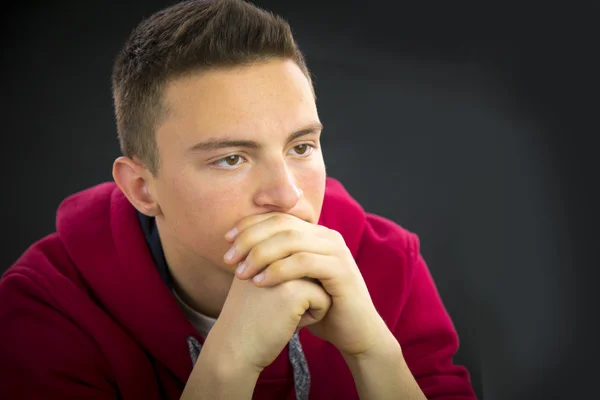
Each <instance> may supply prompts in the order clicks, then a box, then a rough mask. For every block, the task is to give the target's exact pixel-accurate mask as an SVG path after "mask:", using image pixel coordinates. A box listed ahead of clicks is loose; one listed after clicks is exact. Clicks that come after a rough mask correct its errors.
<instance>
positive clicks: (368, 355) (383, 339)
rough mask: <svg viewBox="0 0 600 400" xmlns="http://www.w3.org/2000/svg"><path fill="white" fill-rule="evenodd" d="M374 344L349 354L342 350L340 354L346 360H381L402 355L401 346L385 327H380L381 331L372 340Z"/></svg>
mask: <svg viewBox="0 0 600 400" xmlns="http://www.w3.org/2000/svg"><path fill="white" fill-rule="evenodd" d="M373 343H374V345H373V346H372V347H370V348H369V349H367V350H365V351H363V352H361V353H358V354H349V353H344V352H342V356H343V357H344V359H345V360H346V362H353V363H356V362H365V361H370V360H381V359H386V358H387V359H391V360H394V359H396V360H397V359H398V358H399V357H402V348H401V347H400V343H398V340H397V339H396V337H395V336H394V335H393V334H392V332H390V330H389V329H387V327H385V328H384V329H382V331H381V333H380V334H379V335H377V338H376V339H375V340H374V341H373Z"/></svg>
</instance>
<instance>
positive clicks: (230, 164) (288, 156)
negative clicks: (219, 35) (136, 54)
mask: <svg viewBox="0 0 600 400" xmlns="http://www.w3.org/2000/svg"><path fill="white" fill-rule="evenodd" d="M164 99H165V103H166V105H167V107H168V111H169V113H168V116H167V118H166V119H165V120H164V122H163V123H162V124H161V125H160V126H159V127H158V129H157V131H156V142H157V145H158V150H159V154H160V158H161V159H160V170H159V172H158V173H157V174H156V176H153V175H152V174H151V173H150V172H149V170H148V169H147V168H146V167H145V166H144V165H143V164H142V163H141V162H140V161H139V160H137V159H135V158H134V159H129V158H126V157H120V158H118V159H117V160H116V161H115V163H114V166H113V177H114V179H115V181H116V182H117V184H118V185H119V187H120V188H121V190H122V191H123V193H124V194H125V195H126V196H127V198H128V199H129V201H130V202H131V203H132V204H133V205H134V206H135V207H136V208H137V209H138V210H139V211H141V212H142V213H144V214H146V215H151V216H155V217H156V223H157V226H158V230H159V232H160V237H161V242H162V245H163V249H164V253H165V258H166V260H167V263H168V265H169V268H170V271H171V274H172V276H173V279H174V283H175V289H176V290H177V291H178V293H179V295H180V296H181V297H182V298H183V300H184V301H185V302H186V303H188V304H189V305H190V306H191V307H193V308H194V309H196V310H197V311H199V312H201V313H203V314H206V315H209V316H212V317H218V318H217V322H216V323H215V325H214V327H213V328H212V330H211V332H210V333H209V335H208V337H207V338H206V341H205V343H204V346H203V349H202V352H201V354H200V358H199V360H198V362H197V363H196V366H195V367H194V370H193V371H192V375H191V376H190V379H189V380H188V383H187V385H186V388H185V390H184V393H183V397H182V398H211V399H213V398H228V399H231V398H249V397H250V396H251V394H252V391H253V389H254V386H255V384H256V380H257V379H258V376H259V374H260V372H261V371H262V369H264V368H265V367H266V366H268V365H269V364H270V363H271V362H272V361H273V360H274V359H275V358H276V356H277V355H278V354H279V353H280V352H281V350H282V349H283V347H284V346H285V345H286V344H287V342H288V341H289V340H290V338H291V336H292V335H293V333H294V331H296V330H297V329H299V328H302V327H304V326H307V327H308V329H311V331H312V332H313V333H315V334H316V335H317V336H320V337H321V338H323V339H325V340H327V341H329V342H331V343H332V344H334V345H335V346H336V347H337V348H338V349H339V350H340V352H341V353H342V355H343V356H344V358H345V360H346V362H347V363H348V366H349V368H350V370H351V371H352V373H353V377H354V379H355V382H356V386H357V389H358V391H359V394H360V396H361V398H365V399H367V398H377V399H381V398H422V392H421V391H420V389H419V388H418V386H417V385H416V382H415V381H414V379H413V377H412V375H411V374H410V371H409V370H408V368H407V367H406V364H405V363H404V360H403V357H402V352H401V349H400V346H399V344H398V342H397V341H396V339H395V338H394V336H393V334H392V333H391V332H390V331H389V330H388V328H387V327H386V325H385V323H384V322H383V321H382V319H381V318H380V316H379V314H378V313H377V311H376V310H375V307H374V306H373V303H372V301H371V298H370V295H369V292H368V290H367V287H366V285H365V283H364V280H363V279H362V275H361V274H360V272H359V270H358V267H357V265H356V264H355V262H354V259H353V258H352V255H351V254H350V251H349V249H348V248H347V247H346V245H345V242H344V239H343V238H342V237H341V235H340V234H339V233H337V232H335V231H332V230H330V229H328V228H325V227H322V226H318V225H316V223H317V221H318V219H319V215H320V212H321V206H322V203H323V197H324V192H325V178H326V173H325V165H324V162H323V155H322V153H321V149H320V143H319V137H320V134H321V124H320V121H319V117H318V113H317V108H316V104H315V100H314V96H313V94H312V89H311V86H310V83H309V81H308V79H307V78H306V77H305V76H304V75H303V73H302V72H301V70H300V69H299V68H298V66H297V65H296V64H295V63H294V62H293V61H290V60H281V59H271V60H268V61H262V62H260V63H257V64H252V65H248V66H242V67H236V68H228V69H223V68H221V69H214V70H209V71H204V72H202V73H196V74H191V75H187V76H185V77H181V78H178V79H175V80H173V81H171V82H169V83H168V84H167V86H166V88H165V91H164ZM223 141H227V142H229V143H227V144H226V145H224V144H223V143H222V142H223ZM232 142H233V143H232ZM236 269H237V273H236ZM382 382H383V383H384V384H382ZM233 383H235V384H233Z"/></svg>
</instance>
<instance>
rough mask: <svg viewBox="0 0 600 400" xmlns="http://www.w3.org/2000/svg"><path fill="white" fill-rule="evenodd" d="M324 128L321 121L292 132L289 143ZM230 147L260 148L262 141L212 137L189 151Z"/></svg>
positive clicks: (288, 139)
mask: <svg viewBox="0 0 600 400" xmlns="http://www.w3.org/2000/svg"><path fill="white" fill-rule="evenodd" d="M321 130H323V125H322V124H321V123H320V122H316V123H312V124H310V125H308V126H306V127H304V128H302V129H301V130H299V131H297V132H293V133H291V134H290V135H289V136H288V137H287V142H286V143H289V142H291V141H292V140H294V139H297V138H299V137H301V136H306V135H311V134H316V133H319V132H320V131H321ZM229 147H246V148H249V149H259V148H260V147H261V145H260V143H258V142H255V141H253V140H227V139H226V140H221V139H215V138H210V139H207V140H205V141H203V142H200V143H196V144H195V145H193V146H192V147H190V148H189V151H191V152H195V151H210V150H218V149H224V148H229Z"/></svg>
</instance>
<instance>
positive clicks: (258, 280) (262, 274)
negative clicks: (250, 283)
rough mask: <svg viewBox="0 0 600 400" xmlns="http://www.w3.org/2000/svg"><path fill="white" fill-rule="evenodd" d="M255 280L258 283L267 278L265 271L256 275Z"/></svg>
mask: <svg viewBox="0 0 600 400" xmlns="http://www.w3.org/2000/svg"><path fill="white" fill-rule="evenodd" d="M253 280H254V282H256V283H261V282H262V281H264V280H265V273H264V272H261V273H260V274H258V275H256V276H255V277H254V279H253Z"/></svg>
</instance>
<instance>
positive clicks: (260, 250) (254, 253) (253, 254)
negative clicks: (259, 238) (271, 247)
mask: <svg viewBox="0 0 600 400" xmlns="http://www.w3.org/2000/svg"><path fill="white" fill-rule="evenodd" d="M265 255H266V254H265V249H264V247H263V246H261V245H256V246H254V247H253V248H252V250H250V252H249V253H248V257H247V258H248V259H250V260H252V261H253V262H260V261H261V260H262V259H263V258H264V257H265Z"/></svg>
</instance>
